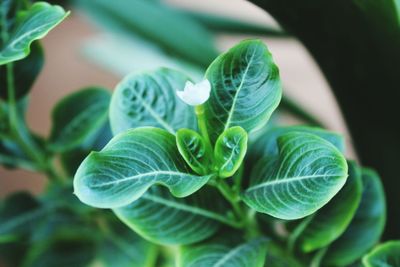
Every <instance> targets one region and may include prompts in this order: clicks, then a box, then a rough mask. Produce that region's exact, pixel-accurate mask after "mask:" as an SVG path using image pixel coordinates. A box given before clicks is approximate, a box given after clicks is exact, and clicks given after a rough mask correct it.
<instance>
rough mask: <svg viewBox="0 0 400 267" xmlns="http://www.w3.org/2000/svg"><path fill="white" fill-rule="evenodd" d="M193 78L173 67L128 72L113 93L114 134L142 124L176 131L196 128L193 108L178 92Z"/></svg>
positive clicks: (111, 117)
mask: <svg viewBox="0 0 400 267" xmlns="http://www.w3.org/2000/svg"><path fill="white" fill-rule="evenodd" d="M188 80H189V78H188V77H186V76H185V75H183V74H181V73H180V72H177V71H174V70H170V69H165V68H162V69H159V70H157V71H155V72H152V73H143V74H132V75H128V76H127V77H126V78H125V79H124V80H122V82H120V83H119V84H118V85H117V87H116V89H115V91H114V94H113V97H112V101H111V106H110V122H111V128H112V130H113V133H114V134H118V133H120V132H123V131H125V130H127V129H131V128H134V127H141V126H154V127H160V128H164V129H165V130H167V131H169V132H171V133H175V131H176V130H178V129H180V128H184V127H186V128H195V126H194V125H196V119H195V115H194V112H193V109H192V108H191V107H190V106H188V105H186V104H184V103H183V102H182V101H180V100H179V99H178V97H177V96H176V91H177V90H182V89H183V88H184V87H185V83H186V81H188Z"/></svg>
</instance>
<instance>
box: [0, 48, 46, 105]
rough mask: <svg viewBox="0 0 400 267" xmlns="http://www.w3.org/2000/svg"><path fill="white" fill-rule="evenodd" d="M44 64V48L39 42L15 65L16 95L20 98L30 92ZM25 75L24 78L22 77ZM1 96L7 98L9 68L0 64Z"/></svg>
mask: <svg viewBox="0 0 400 267" xmlns="http://www.w3.org/2000/svg"><path fill="white" fill-rule="evenodd" d="M43 64H44V55H43V49H42V47H41V45H40V44H39V43H38V42H35V43H33V44H32V46H31V52H30V54H29V56H28V57H26V58H25V59H23V60H19V61H17V62H15V63H14V65H13V73H14V77H15V79H14V89H15V97H16V98H17V99H20V98H22V97H24V96H26V94H27V93H28V92H29V90H30V89H31V88H32V85H33V83H34V82H35V80H36V78H37V76H38V75H39V73H40V71H41V70H42V67H43ZM21 77H23V78H21ZM0 98H2V99H7V98H8V93H7V70H6V66H2V65H0Z"/></svg>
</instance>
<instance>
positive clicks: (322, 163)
mask: <svg viewBox="0 0 400 267" xmlns="http://www.w3.org/2000/svg"><path fill="white" fill-rule="evenodd" d="M278 147H279V155H278V156H276V157H265V158H263V159H261V160H260V162H258V163H257V164H256V166H255V167H254V169H253V170H252V174H251V180H250V186H249V187H248V188H247V189H246V190H245V191H244V193H243V200H244V201H245V203H246V204H247V205H248V206H250V207H251V208H253V209H255V210H256V211H258V212H262V213H266V214H269V215H271V216H274V217H277V218H280V219H285V220H293V219H299V218H302V217H305V216H308V215H310V214H312V213H314V212H315V211H317V210H318V209H320V208H321V207H322V206H324V205H325V204H326V203H328V201H330V200H331V199H332V197H333V196H335V195H336V193H337V192H338V191H339V190H340V189H341V188H342V187H343V185H344V183H345V182H346V178H347V171H348V170H347V168H348V167H347V163H346V160H345V158H344V156H343V155H342V154H341V153H340V151H339V150H337V149H336V148H335V147H334V146H333V145H332V144H331V143H329V142H327V141H325V140H324V139H322V138H320V137H318V136H316V135H312V134H307V133H296V132H295V133H289V134H285V135H283V136H281V137H280V138H278Z"/></svg>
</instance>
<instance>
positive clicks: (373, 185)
mask: <svg viewBox="0 0 400 267" xmlns="http://www.w3.org/2000/svg"><path fill="white" fill-rule="evenodd" d="M362 183H363V194H362V198H361V203H360V205H359V207H358V209H357V211H356V214H355V215H354V217H353V220H352V221H351V223H350V225H349V227H348V228H347V229H346V231H345V232H344V233H343V234H342V235H341V236H340V237H339V238H338V239H337V240H336V241H334V242H333V243H332V244H331V245H330V246H329V249H328V251H327V253H326V255H325V257H324V259H323V261H322V262H323V265H329V266H331V265H332V266H347V265H348V264H351V263H353V262H354V261H355V260H357V259H358V258H359V257H361V256H362V255H364V254H365V253H366V252H367V251H368V250H369V249H370V248H372V246H373V245H374V244H376V242H378V240H379V238H380V236H381V234H382V232H383V229H384V226H385V220H386V204H385V196H384V192H383V188H382V184H381V182H380V179H379V176H378V175H377V174H376V173H375V172H374V171H372V170H369V169H363V170H362Z"/></svg>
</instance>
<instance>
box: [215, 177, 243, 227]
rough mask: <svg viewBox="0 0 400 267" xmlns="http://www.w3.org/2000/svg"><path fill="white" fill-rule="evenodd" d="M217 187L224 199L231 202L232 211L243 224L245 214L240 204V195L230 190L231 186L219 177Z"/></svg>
mask: <svg viewBox="0 0 400 267" xmlns="http://www.w3.org/2000/svg"><path fill="white" fill-rule="evenodd" d="M217 188H218V190H219V191H220V192H221V194H222V195H223V196H224V197H225V199H226V200H227V201H228V202H229V203H230V204H231V206H232V208H233V211H234V213H235V215H236V217H237V219H238V220H239V222H240V225H243V224H244V223H245V222H246V221H247V215H246V213H245V212H244V210H243V209H242V207H241V205H240V197H239V196H238V194H237V193H236V192H235V191H233V190H232V188H231V187H230V186H229V185H228V184H227V183H226V182H225V181H224V180H223V179H221V178H218V182H217Z"/></svg>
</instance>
